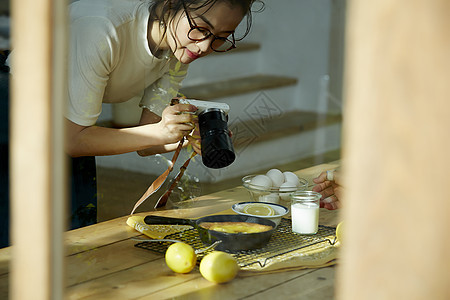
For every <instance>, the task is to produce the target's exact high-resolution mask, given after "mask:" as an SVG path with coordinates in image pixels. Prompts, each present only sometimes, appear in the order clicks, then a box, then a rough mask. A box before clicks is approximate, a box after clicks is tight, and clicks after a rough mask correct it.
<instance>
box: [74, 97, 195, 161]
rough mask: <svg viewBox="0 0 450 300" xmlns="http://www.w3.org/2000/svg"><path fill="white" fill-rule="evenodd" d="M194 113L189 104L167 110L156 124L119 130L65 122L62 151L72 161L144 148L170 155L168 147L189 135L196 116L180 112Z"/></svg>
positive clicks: (170, 107)
mask: <svg viewBox="0 0 450 300" xmlns="http://www.w3.org/2000/svg"><path fill="white" fill-rule="evenodd" d="M195 110H197V108H196V107H195V106H193V105H190V104H177V105H174V106H169V107H167V108H166V109H165V110H164V112H163V114H162V118H160V120H159V121H158V122H157V123H151V124H143V125H139V126H136V127H130V128H120V129H116V128H106V127H100V126H81V125H78V124H76V123H73V122H71V121H69V120H67V121H66V129H67V143H66V151H67V153H68V154H69V155H70V156H73V157H78V156H100V155H114V154H122V153H127V152H133V151H141V150H145V149H148V148H153V149H154V151H157V150H164V151H165V152H167V151H171V150H174V148H173V149H171V148H172V146H171V145H170V144H175V145H176V143H177V142H178V141H179V140H181V138H182V137H183V136H186V135H188V134H189V133H190V132H191V131H192V129H193V128H194V124H195V123H196V118H197V116H196V115H194V114H183V113H181V112H194V111H195ZM164 151H163V152H164ZM154 153H161V152H154ZM154 153H153V154H154Z"/></svg>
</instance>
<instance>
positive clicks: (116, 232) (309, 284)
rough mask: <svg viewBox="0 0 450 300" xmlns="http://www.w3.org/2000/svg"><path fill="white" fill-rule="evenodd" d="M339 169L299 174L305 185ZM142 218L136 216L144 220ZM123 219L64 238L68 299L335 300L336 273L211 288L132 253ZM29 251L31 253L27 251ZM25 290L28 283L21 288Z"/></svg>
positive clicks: (326, 216)
mask: <svg viewBox="0 0 450 300" xmlns="http://www.w3.org/2000/svg"><path fill="white" fill-rule="evenodd" d="M337 165H338V164H337V163H330V164H322V165H318V166H315V167H311V168H307V169H304V170H299V171H297V172H296V173H297V175H299V176H300V177H303V178H305V179H307V180H308V181H309V182H310V184H311V182H312V180H311V179H312V178H314V177H315V176H316V175H318V174H319V173H320V172H321V171H323V170H329V169H333V168H335V167H336V166H337ZM241 201H248V193H247V191H246V190H245V189H244V188H243V187H235V188H232V189H228V190H224V191H220V192H216V193H213V194H210V195H205V196H202V197H199V198H196V200H195V201H193V203H194V205H193V207H189V208H186V209H173V210H162V211H157V212H152V214H159V215H164V216H174V217H183V218H195V217H201V216H204V215H207V214H211V213H216V212H220V211H223V210H226V209H229V208H230V207H231V205H232V204H233V203H236V202H241ZM147 214H148V212H146V213H141V214H138V215H147ZM126 220H127V217H121V218H117V219H113V220H110V221H106V222H102V223H99V224H96V225H93V226H89V227H85V228H81V229H77V230H73V231H69V232H67V236H66V244H67V263H66V268H67V272H66V273H67V279H66V283H67V299H96V300H98V299H167V298H170V299H172V298H175V299H243V298H245V299H320V300H324V299H333V298H334V297H333V295H334V276H335V267H326V268H320V269H305V270H297V271H289V272H281V273H272V274H263V275H255V276H245V277H244V276H239V275H238V277H237V278H235V279H234V280H233V281H231V282H229V283H226V284H213V283H210V282H209V281H207V280H206V279H204V278H203V277H202V276H201V274H200V273H199V272H198V269H197V268H196V269H194V270H193V271H192V272H191V273H189V274H176V273H174V272H172V271H171V270H170V269H169V268H168V267H167V266H166V264H165V261H164V256H163V255H162V254H158V253H153V252H151V251H147V250H143V249H139V248H136V247H134V245H135V244H136V243H137V242H136V241H135V240H132V238H136V237H139V236H141V234H140V233H139V232H137V231H135V230H134V229H132V228H131V227H129V226H127V225H126V223H125V222H126ZM338 221H339V212H338V211H328V210H325V209H321V211H320V224H322V225H331V226H333V225H336V224H337V223H338ZM30 251H33V247H32V245H30ZM10 257H11V247H9V248H4V249H0V299H7V295H8V277H9V274H8V273H9V260H10ZM24 287H25V288H26V283H24Z"/></svg>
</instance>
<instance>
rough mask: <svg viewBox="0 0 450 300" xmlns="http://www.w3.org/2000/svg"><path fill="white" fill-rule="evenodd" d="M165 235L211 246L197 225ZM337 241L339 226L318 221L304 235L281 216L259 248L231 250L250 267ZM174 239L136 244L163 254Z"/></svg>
mask: <svg viewBox="0 0 450 300" xmlns="http://www.w3.org/2000/svg"><path fill="white" fill-rule="evenodd" d="M165 239H171V240H179V241H182V242H185V243H186V244H189V245H191V246H192V247H193V248H194V249H196V250H200V251H202V250H205V249H206V248H207V247H208V246H206V245H204V244H203V243H202V241H201V240H200V236H199V234H198V232H197V230H196V229H188V230H184V231H181V232H177V233H174V234H170V235H168V236H166V237H165ZM335 242H336V228H335V227H329V226H323V225H319V230H318V232H317V233H316V234H314V235H303V234H296V233H293V232H292V228H291V220H290V219H284V218H282V219H281V222H280V224H279V225H278V227H277V229H276V230H275V232H274V233H273V235H272V237H271V238H270V241H269V243H267V245H266V246H264V247H263V248H260V249H255V250H245V251H240V252H233V253H230V254H231V255H232V256H234V257H235V259H236V260H237V262H238V264H239V266H240V267H247V266H250V265H253V264H259V266H260V267H261V268H263V267H264V266H265V265H266V263H267V262H268V261H269V260H270V259H273V258H276V257H279V256H282V255H284V254H287V253H290V252H294V251H298V250H300V249H304V250H308V249H307V248H309V247H312V246H314V245H318V244H321V243H324V246H326V245H327V244H328V245H334V244H335ZM171 244H172V242H140V243H138V244H136V245H135V246H136V247H138V248H142V249H146V250H150V251H153V252H157V253H162V254H164V253H165V252H166V250H167V248H168V247H169V246H170V245H171ZM210 251H213V249H210V250H206V251H204V252H201V253H199V254H198V255H197V256H198V258H199V259H198V260H197V262H199V261H200V260H201V257H203V256H204V255H206V254H207V253H209V252H210Z"/></svg>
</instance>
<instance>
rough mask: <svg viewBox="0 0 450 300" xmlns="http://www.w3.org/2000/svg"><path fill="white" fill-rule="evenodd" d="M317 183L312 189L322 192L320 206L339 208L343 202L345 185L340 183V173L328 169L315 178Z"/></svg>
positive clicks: (332, 208) (330, 208) (331, 208)
mask: <svg viewBox="0 0 450 300" xmlns="http://www.w3.org/2000/svg"><path fill="white" fill-rule="evenodd" d="M313 182H314V183H315V184H316V185H315V186H314V187H313V188H312V190H313V191H315V192H318V193H320V194H322V198H321V199H320V207H324V208H326V209H329V210H334V209H338V208H340V207H341V205H342V203H341V200H342V193H343V187H342V186H341V185H340V174H339V172H337V171H326V172H322V173H320V175H319V176H318V177H316V178H314V179H313Z"/></svg>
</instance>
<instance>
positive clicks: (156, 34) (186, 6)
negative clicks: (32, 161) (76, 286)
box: [66, 0, 254, 227]
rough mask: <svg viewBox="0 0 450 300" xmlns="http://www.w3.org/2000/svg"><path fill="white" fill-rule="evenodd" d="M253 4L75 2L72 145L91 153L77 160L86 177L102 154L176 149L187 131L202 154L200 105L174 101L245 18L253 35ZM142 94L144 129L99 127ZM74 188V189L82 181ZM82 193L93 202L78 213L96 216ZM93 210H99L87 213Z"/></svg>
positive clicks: (74, 152) (72, 151)
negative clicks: (103, 116)
mask: <svg viewBox="0 0 450 300" xmlns="http://www.w3.org/2000/svg"><path fill="white" fill-rule="evenodd" d="M253 2H254V0H184V1H183V0H155V1H151V2H150V1H144V0H79V1H76V2H74V3H72V4H71V6H70V17H71V43H70V51H69V54H70V56H69V64H70V65H69V97H68V98H69V103H68V111H67V115H66V120H67V121H66V123H67V141H68V142H67V147H66V149H67V153H68V154H69V155H70V156H72V157H90V158H87V159H88V160H89V161H88V162H85V161H82V162H78V161H77V159H75V160H74V163H75V164H74V170H75V173H77V172H76V169H77V168H78V167H77V165H78V164H80V165H81V167H80V170H79V172H81V173H82V174H83V175H86V173H89V172H90V173H91V174H90V175H88V177H89V178H95V173H92V171H93V170H94V171H95V166H94V161H93V157H94V156H97V155H114V154H121V153H126V152H132V151H137V152H138V153H139V154H140V155H143V156H145V155H152V154H156V153H164V152H169V151H173V150H175V148H176V146H177V143H178V142H179V141H180V140H181V139H182V137H183V136H185V137H187V139H186V144H188V143H190V144H191V145H192V146H193V148H194V150H195V151H196V152H198V153H200V143H199V141H198V140H197V139H196V138H194V136H198V134H191V133H192V131H193V129H194V128H195V127H196V124H197V117H196V115H195V114H193V113H192V112H195V110H196V107H195V106H193V105H189V104H177V105H174V106H169V105H168V104H169V102H170V100H171V99H172V98H173V97H175V96H176V95H177V93H178V89H179V88H180V84H181V81H182V80H183V79H184V77H185V76H186V72H187V69H188V65H189V64H190V63H191V62H193V61H195V60H197V59H199V58H202V57H204V56H206V55H208V54H210V53H212V52H213V51H218V52H226V51H229V50H231V49H233V48H235V36H234V31H235V29H236V27H237V26H238V25H239V23H240V22H241V21H242V20H243V18H244V17H245V16H247V31H246V33H245V35H246V34H247V33H248V30H249V26H250V25H251V6H252V4H253ZM136 96H138V97H140V98H141V99H142V100H141V102H140V106H141V107H142V115H141V119H140V124H139V126H135V127H130V128H121V129H117V128H106V127H100V126H96V125H95V123H96V121H97V118H98V116H99V115H100V113H101V105H102V103H118V102H124V101H127V100H129V99H131V98H134V97H136ZM83 160H84V159H83ZM89 166H90V167H89ZM75 177H76V176H75ZM85 177H86V176H85ZM80 180H81V181H82V179H80ZM74 185H75V186H74V187H73V188H77V186H80V184H79V183H78V184H77V183H74ZM82 185H83V186H86V184H85V183H84V184H82ZM93 192H94V193H95V191H93ZM74 194H75V196H76V195H79V194H80V193H78V192H76V191H75V193H74ZM80 198H81V199H82V200H84V201H86V199H89V200H88V202H84V203H82V204H81V205H79V204H76V203H73V208H72V211H74V210H75V211H77V210H78V215H79V214H80V212H79V210H80V209H81V211H83V212H82V214H83V215H85V214H86V215H90V216H92V214H93V213H94V208H95V206H96V202H95V203H93V202H94V200H95V201H96V197H86V195H83V196H82V197H80ZM89 207H90V208H91V212H92V213H89V212H85V211H84V209H85V208H86V209H88V208H89ZM75 218H76V216H75ZM89 218H91V217H89ZM88 223H89V222H88ZM83 225H85V222H84V223H83ZM73 227H74V226H73Z"/></svg>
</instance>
